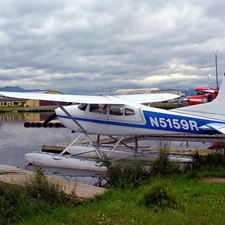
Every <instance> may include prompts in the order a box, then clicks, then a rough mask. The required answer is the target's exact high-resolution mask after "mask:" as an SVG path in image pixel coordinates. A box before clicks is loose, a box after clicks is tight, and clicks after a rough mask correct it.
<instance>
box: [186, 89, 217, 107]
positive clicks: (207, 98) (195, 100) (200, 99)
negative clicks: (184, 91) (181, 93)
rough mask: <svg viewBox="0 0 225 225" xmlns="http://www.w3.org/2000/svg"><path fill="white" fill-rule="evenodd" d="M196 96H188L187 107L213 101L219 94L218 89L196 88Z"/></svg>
mask: <svg viewBox="0 0 225 225" xmlns="http://www.w3.org/2000/svg"><path fill="white" fill-rule="evenodd" d="M195 91H196V93H197V95H193V96H188V97H187V103H188V104H189V105H197V104H202V103H206V102H211V101H212V100H214V99H215V98H216V97H217V95H218V92H219V89H218V88H196V89H195Z"/></svg>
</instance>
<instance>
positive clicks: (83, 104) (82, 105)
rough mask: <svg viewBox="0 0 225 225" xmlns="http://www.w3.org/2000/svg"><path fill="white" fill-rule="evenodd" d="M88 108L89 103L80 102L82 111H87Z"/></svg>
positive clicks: (79, 106)
mask: <svg viewBox="0 0 225 225" xmlns="http://www.w3.org/2000/svg"><path fill="white" fill-rule="evenodd" d="M86 108H87V104H85V103H80V104H79V105H78V109H80V110H82V111H85V110H86Z"/></svg>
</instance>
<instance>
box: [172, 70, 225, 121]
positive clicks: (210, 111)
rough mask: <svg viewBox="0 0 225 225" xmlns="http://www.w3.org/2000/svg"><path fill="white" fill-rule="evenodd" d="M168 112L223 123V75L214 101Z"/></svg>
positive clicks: (224, 114) (224, 98) (224, 96)
mask: <svg viewBox="0 0 225 225" xmlns="http://www.w3.org/2000/svg"><path fill="white" fill-rule="evenodd" d="M170 111H173V112H178V113H182V114H188V115H193V116H200V117H204V118H208V119H218V120H222V121H225V73H224V76H223V80H222V83H221V85H220V90H219V93H218V95H217V97H216V99H215V100H213V101H212V102H208V103H203V104H199V105H193V106H186V107H181V108H177V109H172V110H170Z"/></svg>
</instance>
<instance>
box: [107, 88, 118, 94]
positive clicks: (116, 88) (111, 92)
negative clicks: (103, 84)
mask: <svg viewBox="0 0 225 225" xmlns="http://www.w3.org/2000/svg"><path fill="white" fill-rule="evenodd" d="M116 89H117V87H115V88H114V89H113V90H112V91H111V92H110V93H109V94H108V95H111V94H112V93H113V92H115V90H116Z"/></svg>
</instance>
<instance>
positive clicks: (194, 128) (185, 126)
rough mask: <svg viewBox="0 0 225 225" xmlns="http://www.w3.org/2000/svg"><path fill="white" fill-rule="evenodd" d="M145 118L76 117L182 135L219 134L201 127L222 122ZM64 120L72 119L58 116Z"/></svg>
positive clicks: (150, 114)
mask: <svg viewBox="0 0 225 225" xmlns="http://www.w3.org/2000/svg"><path fill="white" fill-rule="evenodd" d="M143 114H144V117H145V121H146V122H145V123H144V124H140V123H130V122H117V121H108V120H100V119H99V120H98V119H90V118H83V117H74V119H75V120H77V121H84V122H90V123H97V124H106V125H113V126H124V127H130V128H140V129H152V130H163V131H172V132H182V133H192V134H215V133H216V134H218V133H219V132H217V131H214V130H203V129H200V128H199V127H201V126H204V125H206V124H208V123H213V122H216V123H221V124H225V123H223V122H220V121H213V120H207V119H201V118H192V117H188V116H179V115H173V114H167V113H159V112H150V111H143ZM57 117H59V118H60V117H61V118H64V119H70V118H69V117H68V116H62V115H57Z"/></svg>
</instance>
